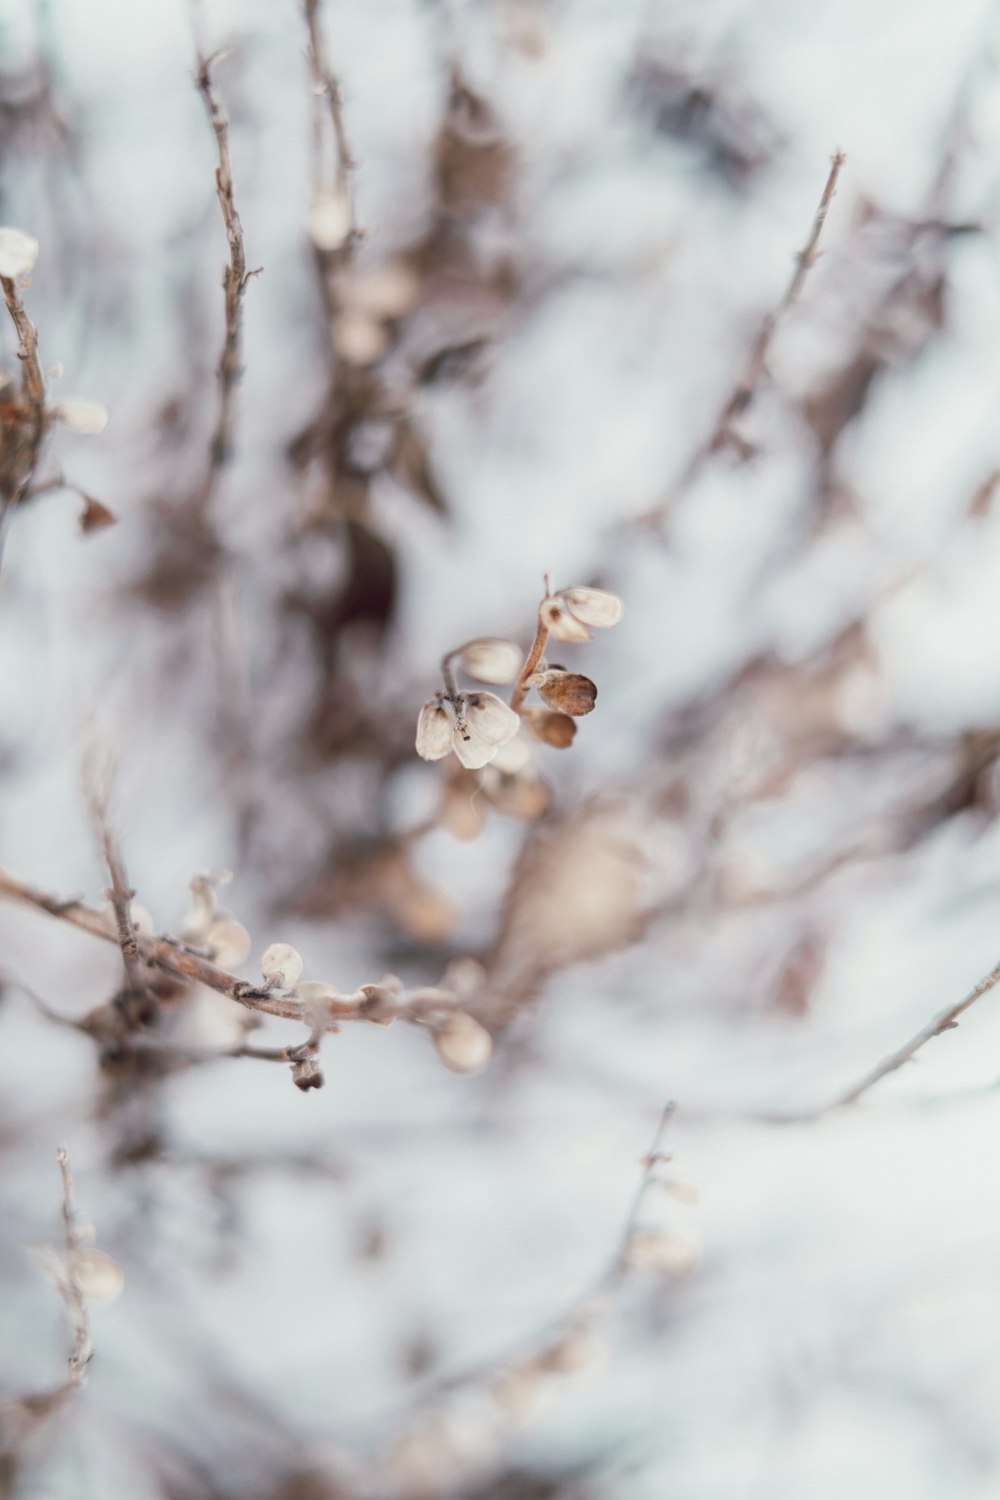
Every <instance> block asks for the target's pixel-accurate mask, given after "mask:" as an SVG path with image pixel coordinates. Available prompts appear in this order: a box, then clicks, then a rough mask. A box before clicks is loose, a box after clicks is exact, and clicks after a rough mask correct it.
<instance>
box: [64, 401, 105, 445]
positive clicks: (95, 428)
mask: <svg viewBox="0 0 1000 1500" xmlns="http://www.w3.org/2000/svg"><path fill="white" fill-rule="evenodd" d="M55 415H56V417H57V418H58V420H59V421H60V422H61V423H62V424H63V426H64V427H68V428H69V430H70V431H71V432H80V433H84V434H85V435H86V436H87V437H92V436H95V435H96V434H97V433H98V432H103V431H104V429H105V427H107V425H108V410H107V407H106V406H102V405H101V403H100V402H99V401H88V400H87V398H86V397H85V396H67V398H66V400H65V401H60V403H59V405H58V406H57V407H56V410H55Z"/></svg>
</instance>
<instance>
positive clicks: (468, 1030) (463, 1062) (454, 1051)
mask: <svg viewBox="0 0 1000 1500" xmlns="http://www.w3.org/2000/svg"><path fill="white" fill-rule="evenodd" d="M434 1049H435V1051H436V1052H437V1055H438V1057H439V1058H440V1059H441V1061H442V1062H443V1063H444V1065H445V1067H446V1068H451V1069H452V1071H453V1072H455V1073H480V1072H482V1070H483V1068H485V1066H486V1064H487V1063H488V1062H489V1060H490V1056H491V1055H492V1052H493V1038H492V1037H491V1036H490V1034H489V1032H488V1031H487V1030H486V1027H485V1026H480V1024H479V1022H478V1021H476V1020H474V1019H473V1017H472V1016H469V1015H466V1013H465V1011H456V1012H455V1013H454V1015H451V1016H448V1018H447V1019H446V1020H444V1021H442V1022H441V1024H440V1026H439V1027H438V1028H437V1030H436V1031H435V1033H434Z"/></svg>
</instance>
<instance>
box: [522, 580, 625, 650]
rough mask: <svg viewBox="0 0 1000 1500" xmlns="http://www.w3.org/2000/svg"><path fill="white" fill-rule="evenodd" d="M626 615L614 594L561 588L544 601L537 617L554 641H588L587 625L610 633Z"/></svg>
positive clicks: (603, 590) (622, 605) (603, 591)
mask: <svg viewBox="0 0 1000 1500" xmlns="http://www.w3.org/2000/svg"><path fill="white" fill-rule="evenodd" d="M624 613H625V606H624V604H623V603H622V601H621V600H620V599H619V597H618V595H617V594H609V593H608V592H607V590H605V589H585V588H571V589H560V591H559V593H558V594H553V595H552V596H551V598H548V599H543V600H542V603H541V607H540V610H539V614H540V615H541V618H542V621H543V622H544V624H546V625H547V626H548V628H549V631H550V632H551V634H552V635H553V636H554V637H555V639H556V640H557V641H573V642H577V641H589V640H590V631H589V630H588V629H587V626H588V625H595V626H597V627H598V628H599V629H601V630H610V628H611V626H612V625H617V624H618V622H619V620H620V619H621V618H622V616H623V615H624Z"/></svg>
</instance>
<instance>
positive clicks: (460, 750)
mask: <svg viewBox="0 0 1000 1500" xmlns="http://www.w3.org/2000/svg"><path fill="white" fill-rule="evenodd" d="M446 703H447V704H448V708H445V704H446ZM452 715H454V719H452ZM520 726H521V720H520V719H519V718H518V716H517V714H516V713H514V711H513V710H512V709H510V708H508V707H507V705H506V703H504V702H503V701H502V700H501V699H500V698H498V697H497V696H496V694H495V693H458V694H456V695H455V696H454V697H448V698H446V697H445V696H444V694H442V693H439V694H438V695H437V697H435V698H432V699H431V700H430V701H429V702H428V703H425V704H424V706H423V708H422V709H421V710H420V717H419V719H418V720H417V740H416V745H417V754H418V755H421V756H422V757H423V758H424V760H440V759H441V757H442V756H444V755H447V754H448V752H449V750H454V752H455V754H456V755H457V756H458V758H459V760H460V761H461V763H462V765H463V766H465V768H466V769H467V770H469V771H478V770H479V769H480V768H481V767H482V766H485V765H488V764H489V763H490V761H491V760H493V759H495V757H496V754H497V751H498V750H499V748H500V746H501V745H506V743H507V741H508V740H512V739H513V738H514V736H515V734H517V731H518V729H519V728H520Z"/></svg>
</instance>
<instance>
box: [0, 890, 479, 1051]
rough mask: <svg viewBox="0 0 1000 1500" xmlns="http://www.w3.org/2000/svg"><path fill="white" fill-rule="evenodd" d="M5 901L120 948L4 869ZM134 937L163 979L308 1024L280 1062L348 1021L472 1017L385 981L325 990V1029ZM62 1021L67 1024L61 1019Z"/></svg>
mask: <svg viewBox="0 0 1000 1500" xmlns="http://www.w3.org/2000/svg"><path fill="white" fill-rule="evenodd" d="M3 897H6V898H8V899H9V900H12V901H20V902H22V903H24V904H25V905H27V906H34V907H36V908H37V909H38V910H39V911H44V912H47V913H48V914H49V916H52V917H58V918H59V919H60V920H61V921H63V922H69V923H70V925H71V926H73V927H78V928H79V929H80V930H81V931H82V932H89V933H90V934H91V936H93V937H99V938H103V939H104V941H105V942H109V943H116V944H117V943H118V942H119V935H118V931H117V927H116V925H114V924H113V923H112V922H110V921H109V920H108V917H107V915H106V914H105V913H104V912H100V911H97V910H95V909H94V908H93V907H91V906H87V905H86V904H85V903H84V902H82V901H60V900H58V899H57V898H56V897H54V896H47V895H46V894H45V893H44V892H42V891H39V890H36V889H35V887H34V886H31V885H28V884H27V883H26V882H24V881H21V880H18V879H16V878H15V877H14V876H13V875H11V874H10V873H9V872H8V871H6V870H2V869H0V898H3ZM132 935H133V939H134V941H135V946H136V952H137V955H138V958H139V959H140V960H141V961H142V962H144V963H147V964H151V965H152V966H153V967H154V968H157V969H160V970H162V972H163V973H165V974H169V975H171V976H172V977H174V978H177V979H183V980H188V981H190V982H192V983H195V984H204V985H207V986H208V988H209V989H212V990H215V991H216V992H217V993H218V994H220V995H225V996H226V997H227V999H229V1000H235V1001H236V1003H237V1004H238V1005H241V1006H243V1007H244V1009H246V1010H251V1011H260V1012H262V1013H263V1014H265V1015H269V1016H278V1017H279V1018H280V1019H282V1020H285V1021H298V1022H303V1021H304V1022H306V1024H308V1025H309V1026H310V1028H311V1034H310V1038H309V1041H308V1042H306V1043H304V1044H303V1046H302V1047H291V1048H280V1049H274V1053H273V1055H274V1059H275V1060H281V1061H290V1060H291V1061H295V1060H296V1057H297V1054H299V1053H300V1052H303V1050H304V1049H306V1050H308V1049H310V1048H313V1047H314V1046H315V1044H316V1043H317V1042H318V1039H319V1037H320V1036H322V1035H324V1034H325V1033H326V1032H328V1031H336V1030H338V1027H339V1023H340V1022H341V1021H345V1020H346V1021H368V1022H371V1023H373V1024H375V1025H379V1026H385V1025H388V1024H389V1022H390V1021H395V1020H402V1021H408V1022H410V1023H411V1024H413V1025H417V1026H425V1027H428V1028H430V1029H431V1030H432V1031H433V1030H434V1028H435V1023H436V1021H437V1018H438V1017H439V1016H442V1015H453V1016H463V1017H466V1016H467V1007H466V1004H465V1003H463V1001H462V999H461V998H460V997H459V996H457V995H456V994H455V993H453V991H451V990H448V989H442V988H438V987H436V986H434V985H424V986H422V987H421V988H419V989H415V990H410V991H409V992H406V991H404V990H403V989H402V987H401V986H400V985H399V983H398V981H394V982H392V983H390V982H387V981H383V982H382V983H380V984H364V985H361V987H360V988H359V989H358V990H357V991H355V993H354V994H353V995H337V994H335V993H333V987H332V986H323V989H324V990H329V991H330V993H329V994H324V996H323V999H322V1010H323V1012H324V1015H325V1021H324V1022H323V1024H321V1023H320V1022H319V1021H317V1020H316V1016H315V1010H314V1008H311V1007H310V1006H309V1005H307V1004H304V1003H303V1001H302V1000H301V999H294V998H283V997H281V996H280V995H275V994H273V993H272V988H273V987H271V986H267V985H265V986H256V985H252V984H248V983H247V981H246V980H245V979H237V978H236V976H235V975H234V974H230V973H229V971H228V970H226V969H223V968H220V967H219V965H218V964H215V963H212V961H211V960H210V959H208V958H205V957H204V956H203V955H202V954H200V953H196V952H195V951H193V950H192V949H191V948H188V947H185V945H184V944H183V943H180V942H178V941H177V940H176V939H174V938H171V937H152V936H149V935H148V934H146V933H144V932H138V931H135V930H133V934H132ZM56 1019H63V1018H61V1017H56ZM467 1019H468V1022H469V1024H470V1025H475V1026H476V1028H477V1030H482V1028H480V1027H479V1026H478V1023H477V1022H473V1021H472V1018H471V1017H467ZM167 1050H169V1049H167ZM245 1051H246V1049H244V1048H243V1047H240V1048H239V1049H238V1053H237V1054H234V1055H243V1054H244V1053H245ZM213 1055H217V1056H223V1057H224V1056H227V1055H229V1054H228V1053H227V1052H225V1051H222V1052H219V1053H217V1054H213ZM247 1055H253V1056H257V1057H269V1056H270V1055H271V1053H270V1050H269V1049H250V1051H249V1053H248V1054H247ZM458 1071H463V1069H461V1068H459V1069H458Z"/></svg>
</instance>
